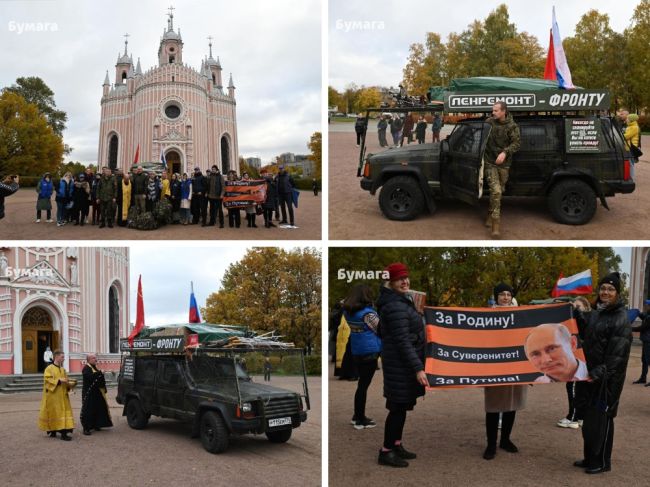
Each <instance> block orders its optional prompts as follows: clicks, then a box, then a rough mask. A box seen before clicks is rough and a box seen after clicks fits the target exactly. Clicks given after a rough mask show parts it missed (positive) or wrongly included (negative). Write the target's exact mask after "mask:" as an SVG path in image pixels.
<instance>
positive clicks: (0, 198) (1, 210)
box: [0, 176, 19, 220]
mask: <svg viewBox="0 0 650 487" xmlns="http://www.w3.org/2000/svg"><path fill="white" fill-rule="evenodd" d="M18 188H19V178H18V176H7V177H6V178H5V179H3V180H2V182H0V220H2V219H3V218H4V217H5V198H6V197H7V196H11V195H12V194H14V193H15V192H16V191H18Z"/></svg>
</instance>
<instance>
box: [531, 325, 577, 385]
mask: <svg viewBox="0 0 650 487" xmlns="http://www.w3.org/2000/svg"><path fill="white" fill-rule="evenodd" d="M577 348H578V339H577V337H575V336H573V335H571V332H570V331H569V329H568V328H567V327H566V326H564V325H563V324H561V323H548V324H543V325H539V326H536V327H535V328H533V329H532V330H531V332H530V333H529V334H528V336H527V337H526V342H525V344H524V349H525V351H526V357H527V358H528V360H529V361H530V363H531V364H533V366H534V367H535V369H537V370H538V371H540V372H541V373H542V374H544V375H543V376H541V377H539V378H537V380H535V382H539V383H548V382H573V381H580V380H587V379H588V378H589V373H588V371H587V366H586V364H585V363H584V362H583V361H582V360H579V359H578V358H577V357H576V356H575V351H576V350H577Z"/></svg>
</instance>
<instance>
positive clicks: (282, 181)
mask: <svg viewBox="0 0 650 487" xmlns="http://www.w3.org/2000/svg"><path fill="white" fill-rule="evenodd" d="M279 169H280V173H279V174H278V200H279V203H280V209H281V210H282V221H281V222H280V224H281V225H286V224H287V223H289V225H291V226H292V227H293V226H294V222H295V220H294V218H293V188H294V187H295V186H296V184H295V183H294V182H293V178H292V177H291V175H290V174H289V173H288V172H287V171H286V170H285V168H284V166H280V168H279ZM285 205H286V206H287V207H288V211H289V222H287V210H286V208H285Z"/></svg>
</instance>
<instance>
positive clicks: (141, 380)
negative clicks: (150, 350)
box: [135, 359, 156, 386]
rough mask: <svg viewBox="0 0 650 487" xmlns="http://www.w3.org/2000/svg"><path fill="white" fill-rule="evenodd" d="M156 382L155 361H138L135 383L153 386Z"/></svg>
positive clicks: (136, 363)
mask: <svg viewBox="0 0 650 487" xmlns="http://www.w3.org/2000/svg"><path fill="white" fill-rule="evenodd" d="M155 380H156V361H155V360H146V359H145V360H136V362H135V382H136V384H140V385H145V386H152V385H153V384H154V382H155Z"/></svg>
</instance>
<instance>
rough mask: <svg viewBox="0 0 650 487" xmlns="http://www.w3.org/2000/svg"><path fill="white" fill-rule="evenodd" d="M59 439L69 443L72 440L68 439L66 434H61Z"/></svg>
mask: <svg viewBox="0 0 650 487" xmlns="http://www.w3.org/2000/svg"><path fill="white" fill-rule="evenodd" d="M61 439H62V440H63V441H71V440H72V438H70V437H69V436H68V434H67V433H61Z"/></svg>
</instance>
